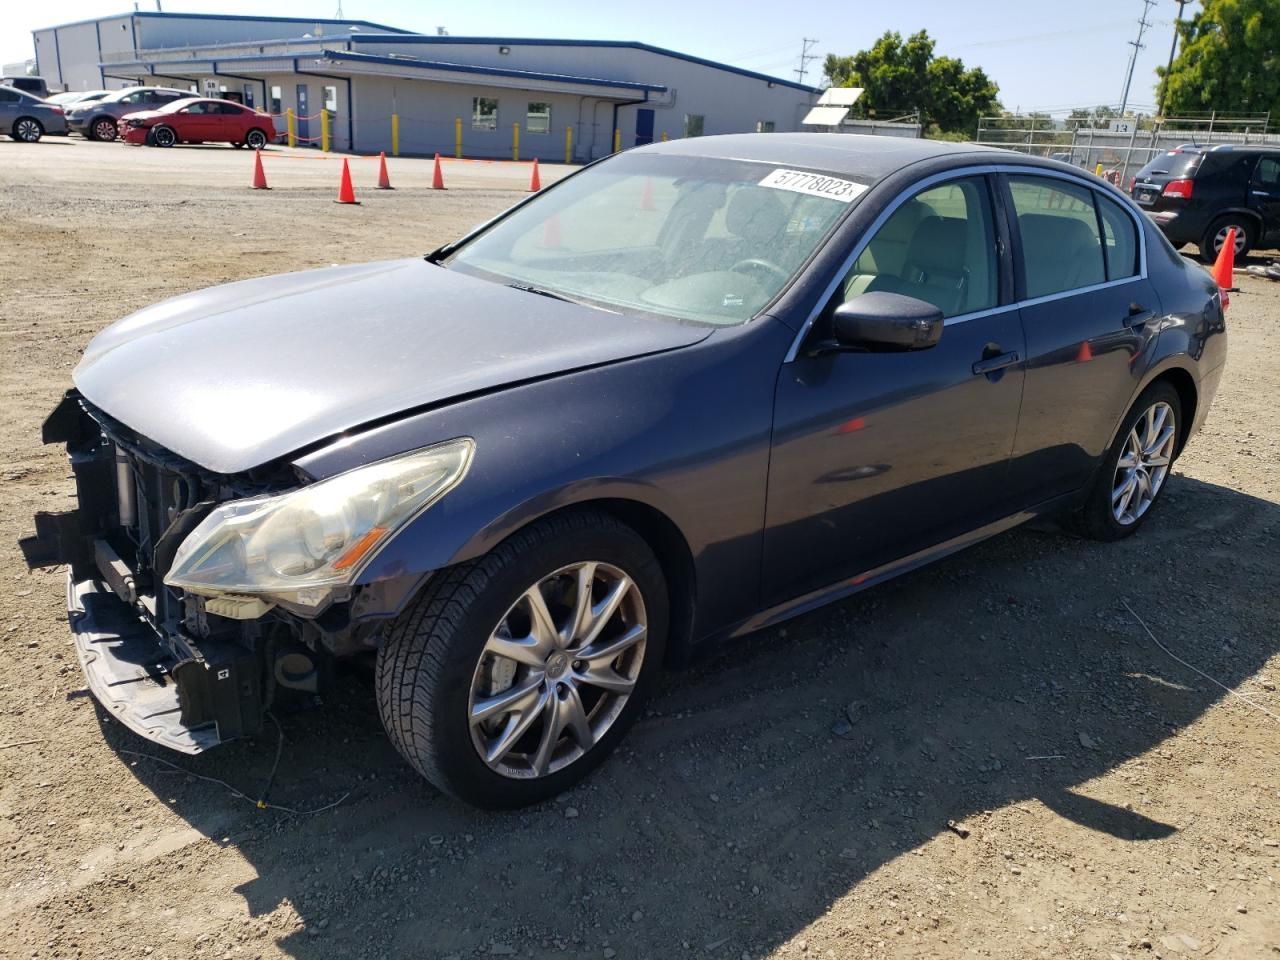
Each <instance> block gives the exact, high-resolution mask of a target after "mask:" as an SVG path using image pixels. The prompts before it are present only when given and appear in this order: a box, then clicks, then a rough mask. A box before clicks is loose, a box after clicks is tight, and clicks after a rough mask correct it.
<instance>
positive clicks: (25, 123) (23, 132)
mask: <svg viewBox="0 0 1280 960" xmlns="http://www.w3.org/2000/svg"><path fill="white" fill-rule="evenodd" d="M12 135H13V139H15V140H21V141H22V142H23V143H36V142H37V141H38V140H39V139H40V138H41V137H43V136H44V127H42V126H41V125H40V121H39V120H37V119H35V118H34V117H19V118H18V120H17V121H16V122H15V123H14V125H13V131H12Z"/></svg>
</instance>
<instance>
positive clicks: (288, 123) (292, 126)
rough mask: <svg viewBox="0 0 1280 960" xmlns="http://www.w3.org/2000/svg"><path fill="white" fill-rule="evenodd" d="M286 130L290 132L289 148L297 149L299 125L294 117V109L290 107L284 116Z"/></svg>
mask: <svg viewBox="0 0 1280 960" xmlns="http://www.w3.org/2000/svg"><path fill="white" fill-rule="evenodd" d="M284 122H285V129H286V130H288V132H289V146H291V147H296V146H297V145H298V123H297V118H296V117H295V116H294V115H293V107H290V108H289V109H288V110H286V111H285V114H284Z"/></svg>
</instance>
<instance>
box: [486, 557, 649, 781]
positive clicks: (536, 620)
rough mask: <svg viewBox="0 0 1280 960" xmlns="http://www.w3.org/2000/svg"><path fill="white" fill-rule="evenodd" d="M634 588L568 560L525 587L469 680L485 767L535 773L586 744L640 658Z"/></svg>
mask: <svg viewBox="0 0 1280 960" xmlns="http://www.w3.org/2000/svg"><path fill="white" fill-rule="evenodd" d="M647 633H648V621H647V617H646V614H645V605H644V598H643V597H642V596H641V594H640V589H639V587H638V586H637V585H636V583H635V581H633V580H632V579H631V578H630V577H629V576H627V574H626V573H624V572H623V571H622V570H620V569H618V568H617V567H615V566H612V565H611V564H607V563H598V562H590V561H586V562H581V563H575V564H571V565H569V566H567V567H562V568H561V569H559V570H557V571H555V572H554V573H552V574H551V575H550V576H547V577H544V578H543V579H542V580H539V581H538V582H537V583H535V584H533V585H532V586H531V587H529V588H528V589H527V590H525V592H524V593H523V594H521V596H520V598H519V599H518V600H517V601H516V602H515V603H514V604H512V606H511V608H510V609H509V610H508V611H507V613H506V614H505V615H504V616H503V618H502V619H501V621H499V623H498V625H497V627H495V628H494V630H493V632H492V633H491V634H490V635H489V639H488V640H487V641H486V643H485V646H484V650H483V652H482V653H481V656H480V661H479V663H478V664H477V666H476V670H475V674H474V676H473V678H472V681H471V695H470V698H469V701H468V705H467V706H468V711H469V717H468V722H469V725H470V729H471V740H472V743H473V745H474V746H475V749H476V751H477V752H478V753H479V754H480V757H481V759H482V760H483V761H484V762H485V763H486V764H487V765H488V766H489V768H490V769H492V770H494V771H495V772H497V773H499V774H502V775H503V776H506V777H512V778H516V779H535V778H539V777H545V776H548V775H549V774H552V773H554V772H556V771H557V770H562V769H564V768H565V767H567V766H569V765H570V764H572V763H573V762H574V761H576V760H578V759H579V758H580V757H582V756H583V755H584V754H585V753H586V752H587V751H588V750H590V749H591V748H592V747H593V746H594V745H595V744H596V743H597V742H599V740H600V738H601V737H603V736H604V735H605V733H606V732H607V731H608V730H609V728H610V727H611V726H612V725H613V724H614V722H615V721H616V720H617V719H618V716H619V715H620V714H621V713H622V710H623V707H625V706H626V703H627V700H628V699H630V697H631V695H632V692H633V691H634V690H635V687H636V683H637V681H638V680H639V678H640V670H641V667H642V666H643V664H644V653H645V639H646V636H647Z"/></svg>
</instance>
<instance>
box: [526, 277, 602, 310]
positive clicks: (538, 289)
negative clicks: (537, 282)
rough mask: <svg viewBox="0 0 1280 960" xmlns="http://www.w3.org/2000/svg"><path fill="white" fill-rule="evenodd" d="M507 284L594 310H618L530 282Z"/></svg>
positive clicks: (527, 291)
mask: <svg viewBox="0 0 1280 960" xmlns="http://www.w3.org/2000/svg"><path fill="white" fill-rule="evenodd" d="M505 286H508V287H510V288H511V289H512V290H520V291H522V292H524V293H534V294H537V295H538V296H540V297H548V298H550V299H552V300H563V301H564V302H565V303H576V304H577V305H578V306H580V307H591V308H592V309H594V310H603V311H604V312H605V313H617V312H618V311H617V310H610V309H608V308H607V307H602V306H600V305H599V304H598V303H593V302H591V301H590V300H579V299H578V298H577V297H570V296H566V295H565V294H563V293H556V292H555V291H554V290H548V289H547V288H546V287H535V286H534V285H533V284H530V283H508V284H505Z"/></svg>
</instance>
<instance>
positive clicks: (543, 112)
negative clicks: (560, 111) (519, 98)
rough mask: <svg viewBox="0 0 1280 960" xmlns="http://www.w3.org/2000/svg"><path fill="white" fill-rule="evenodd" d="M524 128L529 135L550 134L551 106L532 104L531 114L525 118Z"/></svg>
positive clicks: (530, 107) (530, 105)
mask: <svg viewBox="0 0 1280 960" xmlns="http://www.w3.org/2000/svg"><path fill="white" fill-rule="evenodd" d="M524 128H525V130H527V131H528V132H529V133H550V132H551V104H549V103H530V104H529V113H528V114H527V115H526V116H525V118H524Z"/></svg>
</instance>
